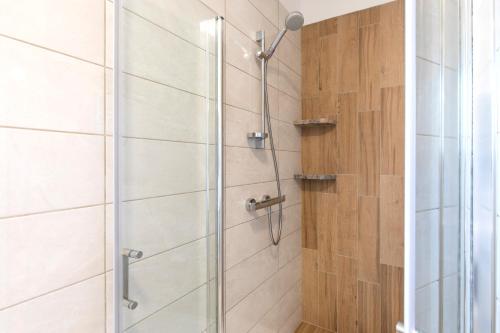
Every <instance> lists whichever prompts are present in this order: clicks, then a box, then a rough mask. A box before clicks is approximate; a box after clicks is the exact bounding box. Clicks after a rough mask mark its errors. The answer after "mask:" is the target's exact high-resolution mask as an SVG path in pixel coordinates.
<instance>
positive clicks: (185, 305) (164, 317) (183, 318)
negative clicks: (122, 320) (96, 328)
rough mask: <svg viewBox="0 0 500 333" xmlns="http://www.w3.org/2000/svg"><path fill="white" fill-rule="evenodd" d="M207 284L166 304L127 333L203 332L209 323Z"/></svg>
mask: <svg viewBox="0 0 500 333" xmlns="http://www.w3.org/2000/svg"><path fill="white" fill-rule="evenodd" d="M207 293H208V288H207V285H206V284H205V285H203V286H201V287H200V288H198V289H196V290H195V291H193V292H191V293H189V294H187V295H186V296H184V297H182V298H181V299H179V300H178V301H175V302H174V303H172V304H170V305H168V306H166V307H165V308H163V309H161V310H160V311H158V312H157V313H155V314H153V315H152V316H151V317H149V318H147V319H146V320H144V321H142V322H140V323H138V324H137V325H135V326H132V327H131V328H129V329H127V330H126V332H127V333H163V332H180V331H185V332H201V331H202V330H204V329H205V328H206V326H207V325H206V324H207V307H206V305H207V296H208V294H207Z"/></svg>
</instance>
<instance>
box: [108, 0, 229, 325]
mask: <svg viewBox="0 0 500 333" xmlns="http://www.w3.org/2000/svg"><path fill="white" fill-rule="evenodd" d="M123 2H124V0H115V1H114V3H113V14H114V24H113V33H114V37H113V50H114V52H113V69H114V70H113V185H112V186H113V189H114V193H113V214H114V220H113V239H114V247H113V252H114V254H113V298H112V299H113V327H114V332H115V333H122V332H123V325H122V319H123V315H122V309H123V308H124V307H123V301H124V298H123V297H124V289H123V288H124V275H125V277H126V276H127V275H128V274H124V272H123V268H124V267H123V266H124V261H123V255H122V244H121V230H120V215H121V211H120V205H119V202H120V200H121V198H120V191H119V183H120V173H119V167H118V161H119V154H120V139H119V138H120V137H119V133H120V132H119V130H120V117H119V110H121V109H122V108H123V101H122V98H120V96H121V95H122V82H123V81H122V73H121V70H119V69H120V68H121V65H122V63H123V54H122V52H120V43H121V42H122V41H123V39H122V38H123V36H122V34H121V24H122V22H123V14H122V8H123ZM213 21H214V25H213V27H214V31H213V33H214V35H215V49H214V57H215V61H214V68H213V71H214V73H215V74H214V76H215V77H214V79H215V80H214V81H215V83H214V104H215V107H214V110H215V117H214V118H215V119H214V120H215V154H214V158H215V171H214V175H215V202H214V206H215V207H213V208H214V210H215V244H216V249H215V256H216V259H215V261H216V269H215V271H216V272H215V279H216V283H215V289H216V290H215V295H214V296H213V297H214V298H216V309H215V312H216V314H215V331H216V332H217V333H225V288H224V286H225V280H224V275H225V274H224V271H225V262H224V259H225V248H224V243H225V242H224V112H223V111H224V45H223V43H224V17H223V16H215V17H214V18H213ZM141 256H142V253H141ZM208 264H209V263H207V265H208ZM207 283H209V281H207ZM208 303H210V300H207V307H208V306H209V305H208ZM207 323H208V321H207ZM206 332H210V327H207V328H206Z"/></svg>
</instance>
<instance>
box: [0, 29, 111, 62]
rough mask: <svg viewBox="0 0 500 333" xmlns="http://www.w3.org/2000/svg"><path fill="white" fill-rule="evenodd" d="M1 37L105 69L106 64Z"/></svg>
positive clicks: (6, 36) (17, 39) (4, 36)
mask: <svg viewBox="0 0 500 333" xmlns="http://www.w3.org/2000/svg"><path fill="white" fill-rule="evenodd" d="M0 37H3V38H6V39H10V40H14V41H17V42H20V43H22V44H26V45H30V46H33V47H36V48H38V49H42V50H45V51H49V52H52V53H56V54H59V55H62V56H66V57H68V58H71V59H74V60H79V61H82V62H85V63H87V64H91V65H95V66H99V67H104V62H103V63H102V64H100V63H97V62H94V61H91V60H87V59H84V58H80V57H77V56H74V55H71V54H69V53H64V52H61V51H57V50H55V49H51V48H49V47H45V46H42V45H40V44H35V43H32V42H29V41H26V40H22V39H19V38H16V37H13V36H9V35H5V34H3V33H0ZM103 61H104V59H103Z"/></svg>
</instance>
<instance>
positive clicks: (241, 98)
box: [225, 0, 302, 333]
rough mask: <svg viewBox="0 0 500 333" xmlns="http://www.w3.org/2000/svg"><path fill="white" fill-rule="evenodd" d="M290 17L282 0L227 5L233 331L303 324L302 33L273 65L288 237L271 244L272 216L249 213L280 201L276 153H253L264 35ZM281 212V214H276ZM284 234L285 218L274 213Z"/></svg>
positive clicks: (293, 35)
mask: <svg viewBox="0 0 500 333" xmlns="http://www.w3.org/2000/svg"><path fill="white" fill-rule="evenodd" d="M286 15H287V12H286V10H285V9H284V7H283V6H282V5H281V4H279V3H278V2H277V1H276V0H271V1H269V0H264V1H259V0H226V2H225V18H226V67H225V69H226V72H225V75H226V109H225V124H226V133H225V134H226V136H225V140H226V141H225V144H226V228H227V229H226V288H227V289H226V311H227V331H228V332H229V333H240V332H252V333H263V332H294V330H295V328H296V327H297V326H298V324H299V323H300V321H301V317H302V311H301V303H302V301H301V283H300V280H301V267H302V263H301V245H300V244H301V236H300V235H301V231H300V229H301V225H300V215H301V213H300V212H301V194H300V183H298V182H297V181H295V180H293V174H294V173H297V172H299V171H300V167H301V165H300V158H301V155H300V150H301V142H300V141H301V140H300V130H299V129H297V128H295V127H294V125H293V124H292V123H293V121H294V120H297V119H299V118H300V105H301V102H300V96H301V83H300V82H301V60H300V43H301V42H300V32H289V33H287V35H286V36H285V38H284V39H283V41H282V42H281V44H280V45H279V47H278V50H277V52H276V54H275V56H274V57H273V58H272V59H271V61H270V63H269V76H268V83H269V100H270V111H271V117H272V123H273V134H274V139H275V141H276V143H277V147H278V157H279V171H280V176H281V179H282V192H283V194H284V195H286V202H285V203H284V211H283V213H284V216H283V235H282V240H281V242H280V244H279V246H277V247H275V246H272V245H271V242H270V239H269V231H268V222H267V217H266V216H265V212H264V211H259V212H257V213H248V212H247V211H246V209H245V201H246V199H248V198H250V197H253V198H256V199H260V198H261V197H262V195H264V194H269V195H272V196H276V195H277V191H276V184H275V182H274V171H273V163H272V156H271V151H270V147H269V142H268V145H267V146H266V149H265V150H256V149H252V148H250V145H249V142H248V141H247V139H246V134H247V133H248V132H254V131H257V130H259V129H260V119H261V116H260V112H261V111H260V101H261V99H260V82H259V80H260V66H259V65H258V63H257V62H256V61H255V58H254V54H255V53H256V51H257V50H258V46H257V45H256V44H255V43H254V41H253V40H254V38H255V35H256V32H257V31H258V30H263V31H265V33H266V36H267V40H268V43H270V42H271V40H272V39H273V38H274V36H275V34H276V32H277V31H278V29H279V28H282V27H283V25H284V21H285V17H286ZM274 210H275V211H276V209H274ZM273 219H274V224H275V227H274V230H275V233H277V215H276V213H275V214H274V215H273Z"/></svg>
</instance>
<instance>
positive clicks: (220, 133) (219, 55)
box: [215, 16, 226, 333]
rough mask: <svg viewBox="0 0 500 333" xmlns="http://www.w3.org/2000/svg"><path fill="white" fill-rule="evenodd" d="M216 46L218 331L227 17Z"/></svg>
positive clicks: (219, 20)
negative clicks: (225, 26) (224, 45)
mask: <svg viewBox="0 0 500 333" xmlns="http://www.w3.org/2000/svg"><path fill="white" fill-rule="evenodd" d="M215 28H216V47H215V58H216V61H215V65H216V68H215V72H216V75H217V76H216V80H217V84H216V85H215V114H216V123H217V127H216V128H217V130H216V132H215V138H216V144H215V149H216V157H217V158H216V170H217V175H216V181H215V193H216V194H215V197H216V199H215V203H216V228H215V229H216V230H215V237H216V239H217V250H216V251H217V332H218V333H224V332H226V305H225V299H226V295H225V274H224V271H225V267H224V258H225V254H224V127H223V126H224V120H223V119H224V118H223V115H224V113H223V111H224V105H223V101H224V95H223V92H224V89H223V79H224V72H223V69H224V48H223V43H224V18H223V17H222V16H217V17H216V19H215Z"/></svg>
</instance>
